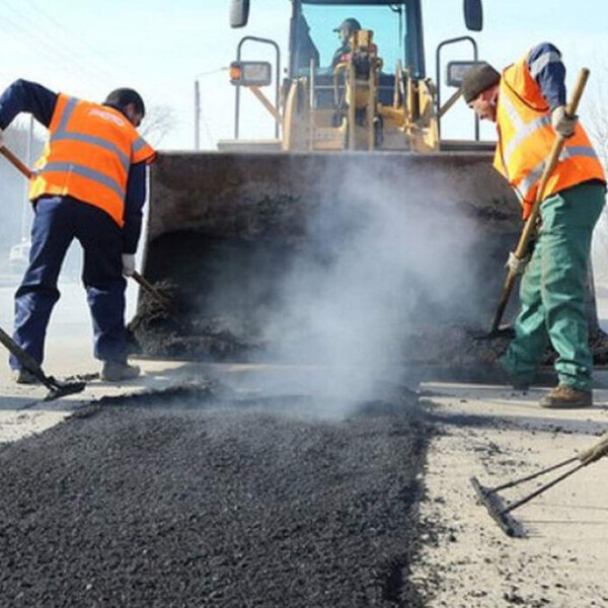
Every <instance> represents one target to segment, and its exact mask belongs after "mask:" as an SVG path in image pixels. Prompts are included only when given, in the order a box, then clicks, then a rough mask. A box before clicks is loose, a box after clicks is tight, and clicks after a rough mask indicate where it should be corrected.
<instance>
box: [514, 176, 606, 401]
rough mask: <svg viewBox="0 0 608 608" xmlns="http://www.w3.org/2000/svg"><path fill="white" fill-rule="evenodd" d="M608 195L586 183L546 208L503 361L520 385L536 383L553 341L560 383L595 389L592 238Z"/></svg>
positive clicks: (596, 185)
mask: <svg viewBox="0 0 608 608" xmlns="http://www.w3.org/2000/svg"><path fill="white" fill-rule="evenodd" d="M605 192H606V189H605V187H604V186H603V185H602V184H601V183H596V182H586V183H582V184H578V185H577V186H574V187H572V188H568V189H567V190H563V191H562V192H559V193H557V194H555V195H552V196H551V197H549V198H547V199H546V200H545V201H543V203H542V204H541V208H540V213H541V217H542V226H541V229H540V231H539V234H538V238H537V241H536V246H535V248H534V252H533V254H532V258H531V260H530V263H529V264H528V266H527V268H526V270H525V272H524V274H523V276H522V279H521V285H520V300H521V310H520V312H519V315H518V317H517V320H516V321H515V327H514V329H515V337H514V338H513V340H512V342H511V343H510V345H509V348H508V349H507V352H506V353H505V355H504V357H503V358H502V364H503V366H504V367H505V369H506V370H507V372H508V373H509V375H510V376H511V377H512V378H513V379H514V380H518V381H521V382H523V383H527V382H530V381H531V380H532V379H533V377H534V375H535V373H536V372H537V370H538V367H539V365H540V363H541V361H542V358H543V355H544V352H545V349H546V347H547V344H548V341H550V342H551V345H552V346H553V348H554V350H555V352H556V353H557V359H556V361H555V370H556V372H557V375H558V378H559V383H560V384H567V385H568V386H571V387H573V388H575V389H579V390H584V391H588V390H591V372H592V369H593V357H592V355H591V349H590V348H589V329H588V324H587V315H586V310H587V307H586V292H587V281H588V271H589V258H590V255H591V235H592V233H593V228H594V226H595V224H596V222H597V220H598V218H599V216H600V213H601V212H602V208H603V206H604V202H605Z"/></svg>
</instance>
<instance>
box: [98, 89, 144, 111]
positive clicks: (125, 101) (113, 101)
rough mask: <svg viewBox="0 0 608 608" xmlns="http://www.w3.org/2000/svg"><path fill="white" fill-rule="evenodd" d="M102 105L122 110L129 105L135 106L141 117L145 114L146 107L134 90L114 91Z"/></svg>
mask: <svg viewBox="0 0 608 608" xmlns="http://www.w3.org/2000/svg"><path fill="white" fill-rule="evenodd" d="M103 103H104V105H107V106H113V107H115V108H118V109H120V110H124V109H125V108H126V107H127V106H128V105H129V104H130V103H132V104H134V105H135V110H136V111H137V112H138V113H139V114H141V115H142V117H143V116H144V115H145V114H146V106H145V105H144V100H143V99H142V98H141V95H140V94H139V93H138V92H137V91H135V90H134V89H114V90H113V91H112V92H111V93H110V94H109V95H108V96H107V97H106V99H105V101H104V102H103Z"/></svg>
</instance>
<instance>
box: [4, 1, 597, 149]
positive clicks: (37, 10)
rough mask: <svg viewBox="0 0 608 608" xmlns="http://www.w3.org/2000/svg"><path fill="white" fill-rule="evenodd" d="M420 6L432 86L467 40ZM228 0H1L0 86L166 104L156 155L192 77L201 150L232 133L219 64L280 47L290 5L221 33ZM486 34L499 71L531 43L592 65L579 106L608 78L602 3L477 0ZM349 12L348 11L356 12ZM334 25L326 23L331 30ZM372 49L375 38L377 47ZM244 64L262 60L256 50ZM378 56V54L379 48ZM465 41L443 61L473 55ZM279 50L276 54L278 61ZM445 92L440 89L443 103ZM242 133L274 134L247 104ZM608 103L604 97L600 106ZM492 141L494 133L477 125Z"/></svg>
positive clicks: (450, 13)
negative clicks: (250, 43) (441, 48)
mask: <svg viewBox="0 0 608 608" xmlns="http://www.w3.org/2000/svg"><path fill="white" fill-rule="evenodd" d="M423 4H424V20H425V27H426V31H425V40H426V55H427V71H428V73H429V75H431V76H432V77H433V79H434V75H435V66H434V57H435V49H436V47H437V44H438V43H439V42H441V40H444V39H446V38H452V37H455V36H460V35H464V34H466V33H467V32H466V30H465V28H464V23H463V19H462V14H461V11H462V0H427V1H426V2H424V3H423ZM229 5H230V3H229V0H224V1H221V2H216V1H213V0H176V1H174V2H167V1H166V0H145V1H144V0H129V1H128V2H125V1H124V0H121V1H118V0H103V1H102V0H79V1H78V2H76V1H75V0H26V1H25V2H24V1H23V0H0V12H1V14H2V23H3V27H2V45H1V46H0V87H5V86H7V85H8V84H9V83H10V82H11V81H12V80H14V79H15V78H18V77H22V78H27V79H31V80H36V81H38V82H41V83H42V84H45V85H46V86H48V87H49V88H52V89H54V90H60V91H65V92H67V93H70V94H74V95H77V96H80V97H84V98H89V99H94V100H101V99H103V97H104V96H105V94H106V93H107V92H108V91H109V90H111V89H113V88H116V87H118V86H132V87H134V88H136V89H138V90H139V91H140V92H141V93H142V95H143V96H144V98H145V99H146V102H147V103H148V105H155V106H169V107H171V108H172V109H173V111H174V114H175V116H176V118H177V125H176V128H175V129H174V131H173V132H172V133H171V134H170V135H169V136H167V137H166V139H165V140H164V141H163V142H162V145H161V147H163V148H173V149H175V148H178V149H190V148H192V147H193V142H194V81H195V79H196V78H199V79H200V83H201V110H202V116H201V118H202V122H201V134H200V139H201V144H202V146H203V147H204V148H212V147H214V145H215V141H216V140H217V139H224V138H230V137H231V136H232V132H233V115H234V89H233V87H232V86H231V85H230V84H229V82H228V77H227V73H226V72H225V71H221V69H222V68H225V67H226V66H227V65H228V64H229V63H230V61H231V60H232V59H234V56H235V52H236V45H237V43H238V41H239V39H240V38H241V36H243V35H256V36H264V37H271V38H274V39H275V40H277V42H279V44H281V45H282V46H283V48H284V47H285V43H286V40H287V32H288V22H289V11H290V2H289V0H251V20H250V25H249V26H248V27H247V28H246V29H244V30H231V29H230V27H229ZM484 9H485V27H484V31H483V32H481V33H480V34H474V36H475V38H476V40H477V41H478V44H479V49H480V55H481V58H483V59H486V60H487V61H489V62H490V63H492V64H494V65H495V66H496V67H497V68H500V67H502V66H504V65H506V64H508V63H511V62H512V61H513V60H515V59H517V58H518V57H519V56H521V55H522V54H523V52H524V51H525V50H526V49H527V48H529V47H530V46H532V45H533V44H535V43H537V42H541V41H544V40H549V41H552V42H554V43H555V44H556V45H557V46H558V47H559V48H560V49H561V50H562V52H563V54H564V59H565V62H566V65H567V67H568V70H569V71H568V84H572V82H573V80H574V78H575V75H576V73H577V72H578V70H579V68H580V67H582V66H584V65H585V66H588V67H590V68H591V70H592V76H591V80H590V84H589V90H588V93H587V94H586V99H585V102H586V105H585V104H583V107H582V111H581V114H582V115H583V118H584V117H585V111H588V112H590V107H589V102H590V101H592V100H596V99H597V97H598V95H599V93H598V91H599V89H600V84H601V83H602V82H603V83H604V84H603V86H604V88H606V82H607V81H608V36H607V34H608V2H606V1H605V0H579V1H578V2H576V3H573V2H571V1H567V0H542V1H540V2H530V1H529V0H528V1H524V0H485V1H484ZM353 16H356V8H353ZM335 25H337V24H334V23H328V28H331V27H334V26H335ZM378 43H379V47H380V50H381V49H382V43H383V42H382V41H379V40H378ZM384 43H385V44H386V42H384ZM247 53H248V55H247V56H246V58H251V59H253V58H262V59H264V58H267V57H268V54H266V55H265V54H264V53H260V55H259V57H258V56H255V57H254V52H253V49H252V50H248V51H247ZM381 54H382V53H381ZM469 56H470V50H469V48H468V47H466V46H465V45H461V46H459V47H455V48H454V49H453V50H451V51H449V52H447V51H446V53H445V54H444V58H445V60H446V61H447V60H449V59H463V58H465V59H466V58H469ZM285 58H286V55H284V60H285ZM448 94H449V91H448V90H443V91H442V98H443V99H446V97H447V95H448ZM245 101H246V104H245V111H246V112H248V117H250V118H248V120H249V125H248V127H249V133H248V132H247V128H248V127H247V125H246V126H245V127H244V129H243V131H244V135H251V136H264V135H265V134H267V135H268V136H272V132H273V130H272V123H271V122H270V121H269V120H268V119H267V118H266V115H265V114H264V111H261V110H258V109H257V108H256V107H254V106H255V100H253V99H245ZM604 101H605V102H608V100H606V99H605V100H604ZM469 120H470V115H469V114H467V112H466V111H465V109H464V108H458V109H457V110H456V111H455V112H454V113H453V114H452V117H451V119H450V120H449V121H448V122H446V127H447V128H452V129H454V130H455V131H458V130H462V128H463V124H465V123H466V124H467V125H468V124H469V123H468V121H469ZM483 133H484V134H488V136H491V133H492V131H491V130H488V129H487V128H486V129H484V132H483Z"/></svg>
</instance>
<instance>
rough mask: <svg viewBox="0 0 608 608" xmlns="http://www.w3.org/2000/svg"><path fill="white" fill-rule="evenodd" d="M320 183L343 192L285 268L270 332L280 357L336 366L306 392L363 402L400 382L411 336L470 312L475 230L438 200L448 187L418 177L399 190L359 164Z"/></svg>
mask: <svg viewBox="0 0 608 608" xmlns="http://www.w3.org/2000/svg"><path fill="white" fill-rule="evenodd" d="M324 179H325V180H326V183H327V184H328V185H329V184H331V188H329V187H328V188H327V191H328V192H336V191H339V192H340V196H339V197H338V198H332V195H331V194H328V195H327V197H326V198H324V200H322V201H321V204H320V205H319V206H318V213H317V214H316V215H315V216H314V217H313V218H311V220H310V222H309V225H308V238H309V240H310V242H311V243H312V245H311V246H310V248H308V247H307V249H306V251H304V252H303V253H302V255H301V256H300V257H299V258H298V259H297V260H296V262H295V263H294V265H293V268H292V270H291V272H290V273H289V274H288V276H287V278H286V280H285V282H284V284H283V286H282V290H281V301H282V306H281V307H280V308H279V309H278V310H277V311H276V314H275V315H273V316H272V319H271V321H270V323H269V325H268V328H267V332H268V334H269V335H270V336H271V341H272V342H274V343H275V344H278V346H277V347H276V351H275V352H274V355H275V356H276V357H277V359H279V360H287V361H292V362H294V363H298V364H302V363H304V364H312V365H315V364H318V365H320V366H324V367H326V368H328V369H329V370H331V371H330V372H328V373H326V374H320V378H319V379H318V385H317V386H312V385H310V384H309V385H308V389H309V390H310V391H314V390H315V389H317V390H319V391H320V392H324V393H327V391H328V390H329V391H330V392H332V393H333V394H338V395H346V394H348V396H349V399H366V398H370V397H371V396H372V395H373V394H374V384H375V383H376V382H377V381H379V380H391V379H392V380H398V374H399V372H400V371H401V372H402V371H403V365H402V364H400V359H402V354H403V352H404V349H407V348H408V341H409V338H410V337H411V335H412V334H416V332H418V331H419V330H420V329H421V328H422V327H424V326H425V325H427V326H428V325H433V324H441V323H452V324H453V323H454V321H455V319H456V318H458V317H463V316H466V315H467V314H468V313H469V312H470V311H468V310H467V309H468V307H470V304H469V302H468V300H467V298H466V297H465V294H467V293H468V291H469V290H470V287H471V286H470V284H469V277H470V274H471V272H470V271H471V266H472V265H474V260H472V259H471V255H472V253H471V252H472V242H473V240H474V233H475V228H474V225H473V223H472V221H471V220H470V219H467V218H466V217H465V216H464V215H463V214H461V213H457V212H456V211H455V209H454V207H453V206H450V205H437V204H434V202H435V199H436V198H437V195H438V196H439V197H447V196H449V192H447V191H446V192H439V193H437V192H435V193H433V192H430V191H429V181H428V180H423V178H422V177H418V176H415V175H412V176H411V179H408V180H407V181H408V184H409V187H408V190H407V191H403V190H402V189H400V188H398V187H397V186H396V185H395V184H393V183H391V182H390V181H388V180H380V179H378V177H377V176H375V175H374V174H372V173H371V171H370V173H369V174H366V173H363V174H362V172H361V170H360V165H359V164H358V169H357V170H356V171H355V170H351V171H347V172H346V173H345V174H342V175H341V177H340V183H339V184H336V178H335V175H326V176H325V177H324ZM400 181H402V180H400ZM309 380H310V379H309Z"/></svg>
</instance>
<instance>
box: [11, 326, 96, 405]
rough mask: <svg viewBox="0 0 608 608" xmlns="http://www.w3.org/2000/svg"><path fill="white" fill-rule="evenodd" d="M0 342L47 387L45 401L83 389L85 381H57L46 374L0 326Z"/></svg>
mask: <svg viewBox="0 0 608 608" xmlns="http://www.w3.org/2000/svg"><path fill="white" fill-rule="evenodd" d="M0 342H2V344H4V346H6V348H7V349H8V350H9V351H10V352H11V353H12V354H13V355H14V356H15V357H16V358H17V359H18V360H19V363H21V365H22V366H23V367H24V368H25V369H27V370H28V371H29V372H31V373H32V374H33V375H34V376H36V378H38V380H40V382H41V383H42V384H44V386H46V387H47V388H48V389H49V393H48V395H47V396H46V397H45V398H44V400H45V401H52V400H53V399H59V397H65V396H66V395H72V394H73V393H80V392H82V391H83V390H84V388H85V386H86V383H85V382H59V380H56V379H55V378H53V376H47V375H46V374H45V373H44V372H43V371H42V367H41V366H40V364H39V363H38V362H37V361H36V360H35V359H33V358H32V357H31V356H30V355H29V354H28V353H26V352H25V351H24V350H23V349H22V348H21V347H20V346H19V345H18V344H17V343H16V342H15V341H14V340H13V339H12V338H11V337H10V336H9V335H8V334H7V333H6V332H5V331H4V330H3V329H2V328H0Z"/></svg>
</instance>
